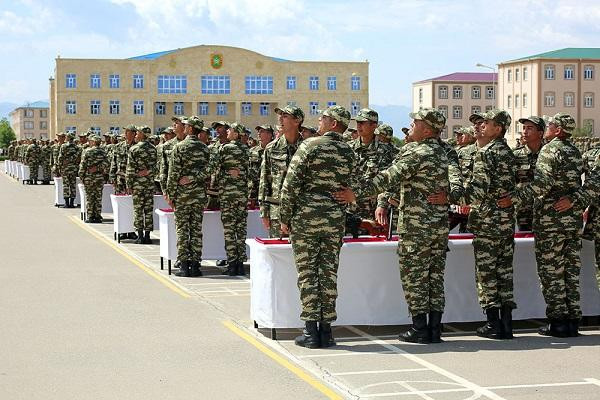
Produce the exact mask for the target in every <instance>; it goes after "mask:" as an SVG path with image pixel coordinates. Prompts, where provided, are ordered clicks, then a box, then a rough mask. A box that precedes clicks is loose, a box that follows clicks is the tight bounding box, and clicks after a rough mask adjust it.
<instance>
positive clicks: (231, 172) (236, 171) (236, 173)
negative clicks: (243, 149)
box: [227, 168, 240, 178]
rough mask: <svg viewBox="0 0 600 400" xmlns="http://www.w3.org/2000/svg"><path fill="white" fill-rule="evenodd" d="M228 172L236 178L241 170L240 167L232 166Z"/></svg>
mask: <svg viewBox="0 0 600 400" xmlns="http://www.w3.org/2000/svg"><path fill="white" fill-rule="evenodd" d="M227 173H228V174H229V175H231V176H233V177H234V178H237V177H238V176H240V170H239V169H238V168H232V169H230V170H229V171H227Z"/></svg>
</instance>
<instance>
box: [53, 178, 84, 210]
mask: <svg viewBox="0 0 600 400" xmlns="http://www.w3.org/2000/svg"><path fill="white" fill-rule="evenodd" d="M80 183H81V179H79V177H77V180H76V181H75V184H76V187H78V186H79V184H80ZM74 204H75V205H81V195H80V194H79V190H75V203H74ZM54 205H55V206H64V205H65V198H64V196H63V178H62V177H60V176H57V177H54Z"/></svg>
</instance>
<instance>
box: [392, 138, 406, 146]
mask: <svg viewBox="0 0 600 400" xmlns="http://www.w3.org/2000/svg"><path fill="white" fill-rule="evenodd" d="M392 144H394V145H395V146H396V147H402V146H404V139H400V138H397V137H396V136H392Z"/></svg>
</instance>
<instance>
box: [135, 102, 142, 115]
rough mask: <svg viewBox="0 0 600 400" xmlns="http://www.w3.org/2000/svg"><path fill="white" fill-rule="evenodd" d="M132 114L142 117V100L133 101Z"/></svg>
mask: <svg viewBox="0 0 600 400" xmlns="http://www.w3.org/2000/svg"><path fill="white" fill-rule="evenodd" d="M133 113H134V114H135V115H143V114H144V100H134V101H133Z"/></svg>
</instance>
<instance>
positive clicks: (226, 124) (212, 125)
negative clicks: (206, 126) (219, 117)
mask: <svg viewBox="0 0 600 400" xmlns="http://www.w3.org/2000/svg"><path fill="white" fill-rule="evenodd" d="M217 126H224V127H226V128H229V126H230V124H229V122H227V121H215V122H213V123H212V124H210V127H211V128H213V129H216V128H217Z"/></svg>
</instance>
